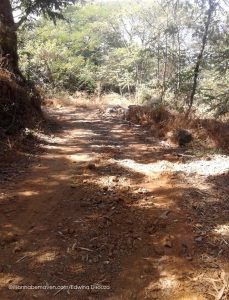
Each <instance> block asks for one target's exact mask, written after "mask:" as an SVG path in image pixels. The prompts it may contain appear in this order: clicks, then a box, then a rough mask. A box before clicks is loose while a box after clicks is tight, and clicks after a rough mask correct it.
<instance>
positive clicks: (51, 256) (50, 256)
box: [36, 251, 58, 263]
mask: <svg viewBox="0 0 229 300" xmlns="http://www.w3.org/2000/svg"><path fill="white" fill-rule="evenodd" d="M57 256H58V255H57V253H56V251H47V252H45V253H43V254H41V255H38V256H37V257H36V260H37V262H39V263H44V262H47V261H53V260H55V259H56V257H57Z"/></svg>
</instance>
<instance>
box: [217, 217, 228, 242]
mask: <svg viewBox="0 0 229 300" xmlns="http://www.w3.org/2000/svg"><path fill="white" fill-rule="evenodd" d="M213 232H214V233H216V234H218V235H221V236H222V237H224V238H228V239H229V222H228V223H227V224H223V225H218V226H217V227H216V228H215V229H214V230H213ZM228 244H229V242H228Z"/></svg>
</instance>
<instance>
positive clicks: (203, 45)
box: [186, 0, 215, 116]
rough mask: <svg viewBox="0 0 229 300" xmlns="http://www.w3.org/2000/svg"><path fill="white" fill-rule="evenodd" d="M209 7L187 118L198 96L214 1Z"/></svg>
mask: <svg viewBox="0 0 229 300" xmlns="http://www.w3.org/2000/svg"><path fill="white" fill-rule="evenodd" d="M208 5H209V9H208V13H207V21H206V23H205V29H204V34H203V38H202V43H201V49H200V52H199V54H198V56H197V61H196V65H195V68H194V73H193V85H192V91H191V95H190V98H189V106H188V110H187V113H186V116H188V115H189V113H190V111H191V109H192V106H193V101H194V97H195V94H196V89H197V84H198V77H199V73H200V66H201V63H202V59H203V53H204V49H205V46H206V44H207V37H208V32H209V26H210V23H211V18H212V14H213V11H214V9H215V3H214V0H208Z"/></svg>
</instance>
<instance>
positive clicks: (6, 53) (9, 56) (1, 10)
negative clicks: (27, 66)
mask: <svg viewBox="0 0 229 300" xmlns="http://www.w3.org/2000/svg"><path fill="white" fill-rule="evenodd" d="M0 67H2V68H4V69H6V70H8V71H9V72H11V73H13V74H14V75H15V76H16V78H17V79H20V80H22V79H23V76H22V74H21V72H20V70H19V67H18V53H17V28H16V25H15V22H14V18H13V11H12V6H11V3H10V0H0Z"/></svg>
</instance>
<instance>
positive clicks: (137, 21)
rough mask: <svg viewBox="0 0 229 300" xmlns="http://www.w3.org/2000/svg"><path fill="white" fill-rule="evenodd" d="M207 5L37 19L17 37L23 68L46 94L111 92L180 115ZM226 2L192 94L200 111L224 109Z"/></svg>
mask: <svg viewBox="0 0 229 300" xmlns="http://www.w3.org/2000/svg"><path fill="white" fill-rule="evenodd" d="M210 2H211V1H210V0H209V1H195V2H194V1H185V0H183V1H182V0H181V1H175V0H174V1H167V0H161V1H157V2H156V1H131V2H128V1H122V2H121V1H120V2H119V1H114V2H102V3H97V4H87V5H84V6H80V5H77V6H74V7H70V8H67V9H66V11H65V13H64V17H65V19H66V20H61V21H58V22H57V24H56V26H55V25H54V24H53V23H52V22H50V21H47V20H43V19H41V20H38V21H36V24H34V23H32V24H30V26H31V28H30V30H28V27H25V28H24V29H23V30H22V31H21V33H20V57H21V61H20V65H21V69H22V70H23V72H24V74H25V76H26V77H27V79H29V80H34V81H36V82H37V83H40V84H42V85H44V86H46V88H47V89H50V88H52V89H54V88H55V89H66V90H69V91H70V92H74V91H76V90H85V91H87V92H89V93H92V92H95V91H96V92H98V93H99V92H100V91H106V92H109V91H115V92H118V93H120V94H134V95H136V97H138V98H139V99H141V100H142V101H148V100H150V101H156V102H162V101H163V102H166V103H167V104H168V105H170V106H172V107H177V108H179V109H182V107H184V103H186V102H187V99H188V97H189V95H190V92H191V90H192V86H193V72H194V68H195V64H196V61H197V58H198V55H199V52H200V49H201V47H202V43H203V35H204V30H205V27H206V22H207V21H206V20H207V15H208V10H209V7H208V3H210ZM213 2H214V1H213V0H212V3H213ZM223 3H224V2H223V1H222V3H221V1H220V2H219V3H218V2H217V3H216V2H214V11H212V15H211V19H209V21H210V26H209V29H208V31H207V40H206V45H205V48H204V52H203V58H202V60H201V66H200V72H199V73H200V74H198V87H197V93H196V95H195V104H196V105H198V107H201V106H202V107H203V109H204V110H205V111H206V110H209V109H211V108H213V109H214V112H215V113H217V114H223V113H225V112H226V111H228V106H229V88H228V87H229V74H228V72H229V71H228V62H229V32H228V28H229V16H228V9H227V7H226V6H225V4H223ZM221 4H223V5H221Z"/></svg>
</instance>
